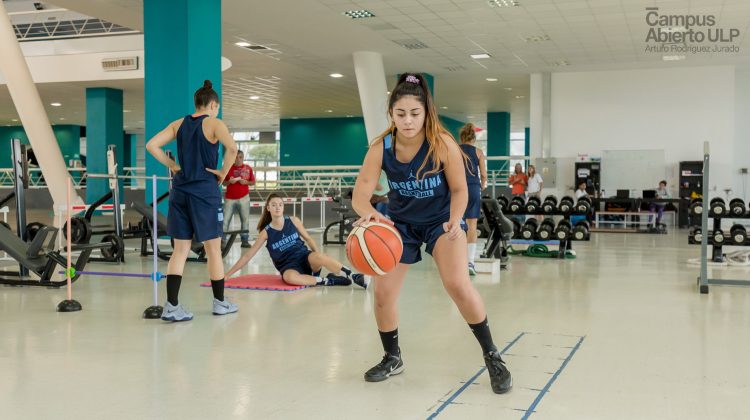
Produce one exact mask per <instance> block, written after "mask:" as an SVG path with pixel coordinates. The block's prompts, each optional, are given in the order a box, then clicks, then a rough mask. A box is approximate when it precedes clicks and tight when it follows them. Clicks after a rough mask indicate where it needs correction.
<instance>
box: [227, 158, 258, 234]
mask: <svg viewBox="0 0 750 420" xmlns="http://www.w3.org/2000/svg"><path fill="white" fill-rule="evenodd" d="M223 184H224V186H225V187H227V192H226V194H225V195H224V231H225V232H226V231H228V230H229V225H230V224H231V223H232V216H234V212H235V211H236V212H237V213H239V215H240V224H241V226H242V227H241V229H242V230H243V231H245V232H244V233H241V234H240V238H241V239H242V245H241V246H242V247H243V248H250V241H249V235H248V229H249V224H248V222H249V219H250V185H255V175H253V169H252V168H251V167H250V166H249V165H245V154H244V153H242V150H239V151H237V159H235V161H234V165H233V166H232V168H231V169H230V170H229V172H228V173H227V176H226V178H224V182H223Z"/></svg>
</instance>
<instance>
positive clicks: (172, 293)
mask: <svg viewBox="0 0 750 420" xmlns="http://www.w3.org/2000/svg"><path fill="white" fill-rule="evenodd" d="M180 283H182V276H181V275H179V274H167V301H168V302H169V303H171V304H172V305H174V306H177V304H178V303H179V302H178V300H177V296H178V295H179V294H180Z"/></svg>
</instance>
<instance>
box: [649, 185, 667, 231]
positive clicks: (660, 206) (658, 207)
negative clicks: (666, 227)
mask: <svg viewBox="0 0 750 420" xmlns="http://www.w3.org/2000/svg"><path fill="white" fill-rule="evenodd" d="M656 198H671V197H670V196H669V191H668V190H667V181H664V180H662V181H661V182H659V188H657V189H656ZM666 205H667V203H660V202H654V203H651V205H649V211H650V212H651V213H654V212H656V226H659V225H660V224H661V219H662V217H664V207H666Z"/></svg>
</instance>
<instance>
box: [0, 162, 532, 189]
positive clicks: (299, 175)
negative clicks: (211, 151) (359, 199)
mask: <svg viewBox="0 0 750 420" xmlns="http://www.w3.org/2000/svg"><path fill="white" fill-rule="evenodd" d="M487 160H488V161H490V162H499V163H500V168H499V169H497V168H495V169H490V170H488V174H487V175H488V176H487V178H488V182H487V187H488V188H491V189H492V195H493V196H496V195H497V193H499V191H497V190H498V189H499V188H503V187H507V186H508V175H509V172H510V170H509V168H510V164H511V163H512V161H526V162H527V161H528V157H527V156H490V157H488V158H487ZM489 166H492V164H489ZM360 168H361V167H360V166H359V165H324V166H257V167H253V173H254V174H255V186H254V187H252V188H251V194H253V195H254V196H255V197H258V198H265V197H264V196H265V193H266V192H267V191H279V192H281V193H282V195H299V194H303V195H305V196H307V197H321V196H328V195H330V194H331V192H334V193H338V194H340V193H341V191H342V190H343V189H346V188H353V187H354V183H355V182H356V180H357V175H358V174H359V170H360ZM122 170H123V174H122V175H121V179H122V180H123V184H124V186H125V187H126V188H130V189H143V188H145V184H144V180H143V179H139V178H137V177H143V176H145V175H146V168H145V167H123V168H122ZM68 172H69V173H70V175H71V178H72V179H73V186H74V187H75V188H82V187H85V185H86V180H87V177H86V168H68ZM46 186H47V184H46V182H45V180H44V176H42V172H41V169H39V168H30V169H29V188H35V189H38V188H46ZM12 187H13V170H12V168H0V188H12Z"/></svg>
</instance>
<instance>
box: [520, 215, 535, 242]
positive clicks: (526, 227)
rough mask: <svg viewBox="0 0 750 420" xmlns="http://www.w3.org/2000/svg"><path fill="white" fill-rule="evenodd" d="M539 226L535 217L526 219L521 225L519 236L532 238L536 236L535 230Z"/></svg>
mask: <svg viewBox="0 0 750 420" xmlns="http://www.w3.org/2000/svg"><path fill="white" fill-rule="evenodd" d="M538 227H539V222H537V221H536V219H529V220H527V221H526V223H524V224H523V227H522V228H521V238H522V239H534V236H536V230H537V228H538Z"/></svg>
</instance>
